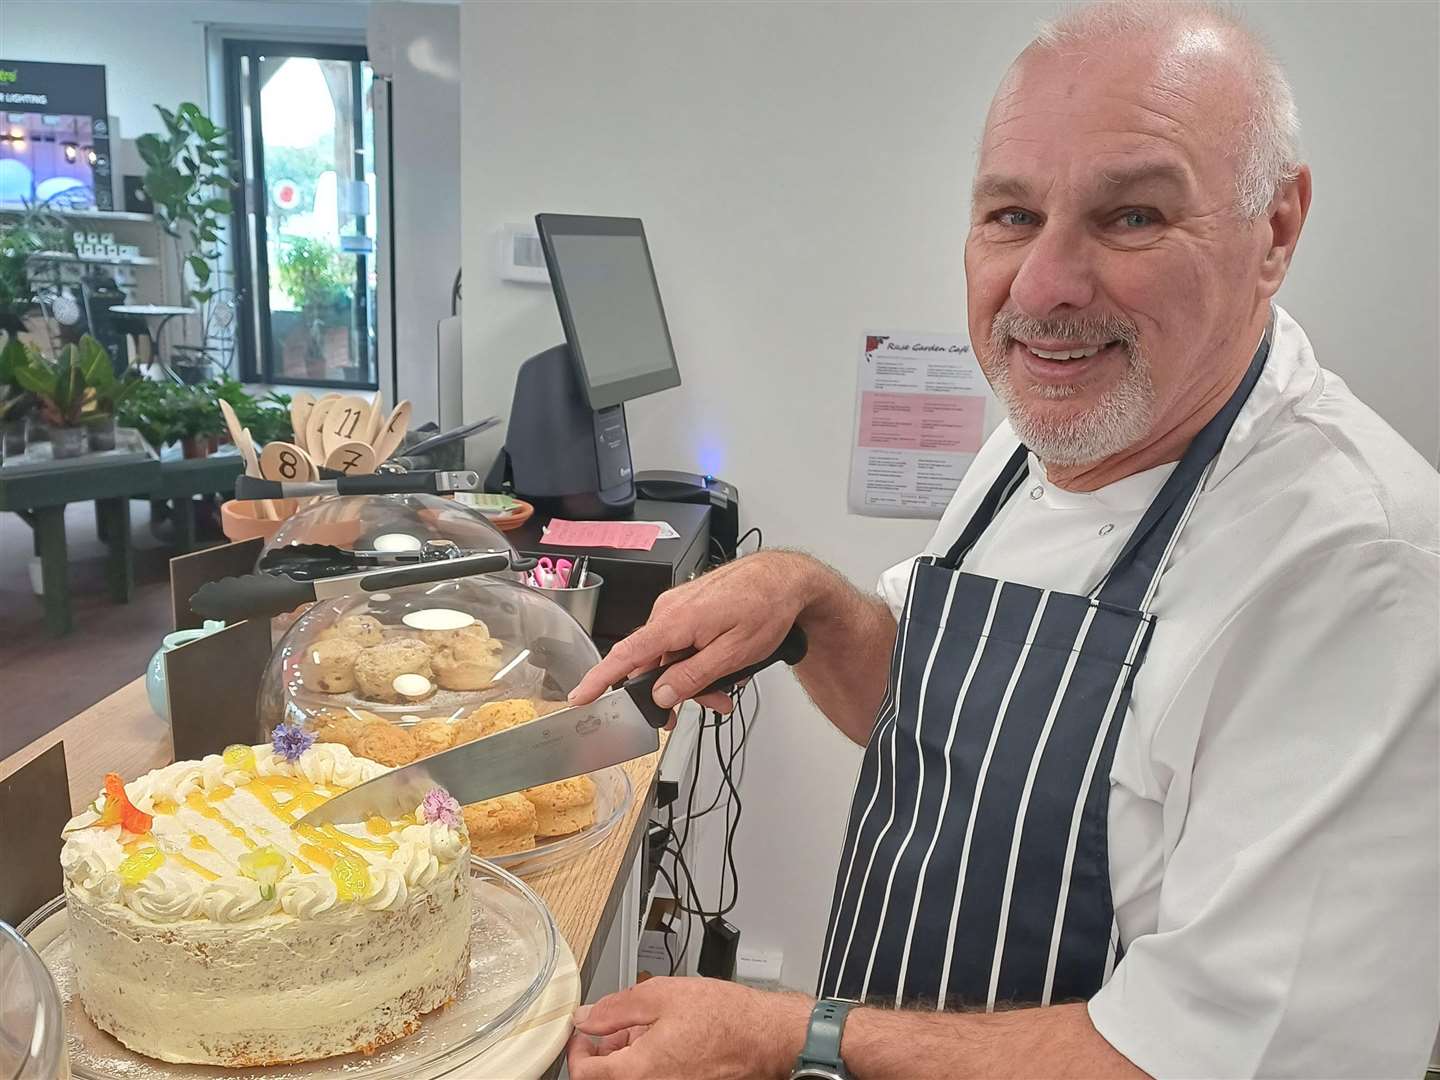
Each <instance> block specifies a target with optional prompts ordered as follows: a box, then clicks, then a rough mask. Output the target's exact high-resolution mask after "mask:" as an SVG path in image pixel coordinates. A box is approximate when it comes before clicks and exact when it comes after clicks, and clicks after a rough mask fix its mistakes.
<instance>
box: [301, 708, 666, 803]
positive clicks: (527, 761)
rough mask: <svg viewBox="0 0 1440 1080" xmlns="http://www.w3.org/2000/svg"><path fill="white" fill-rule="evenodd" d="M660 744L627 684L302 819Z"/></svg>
mask: <svg viewBox="0 0 1440 1080" xmlns="http://www.w3.org/2000/svg"><path fill="white" fill-rule="evenodd" d="M659 748H660V734H659V731H658V729H657V728H656V727H655V726H654V725H652V724H651V723H650V722H649V721H648V720H647V719H646V718H645V715H644V714H643V713H642V712H641V711H640V709H639V708H638V707H637V706H636V704H635V702H634V701H633V700H632V699H631V696H630V694H629V693H628V692H627V691H626V690H625V689H624V688H622V689H619V690H611V691H610V692H609V693H607V694H604V695H602V696H601V697H600V698H598V699H597V700H595V701H593V702H591V703H590V704H589V705H575V706H571V707H570V708H568V709H561V710H559V711H558V712H553V713H551V714H550V715H548V716H542V717H540V719H538V720H531V721H529V722H527V723H524V724H518V725H516V726H515V727H512V728H506V729H505V730H504V731H497V732H495V733H494V734H492V735H487V736H485V737H484V738H482V739H476V740H475V741H473V742H468V743H462V744H461V745H460V746H454V747H451V748H450V749H449V750H444V751H441V752H440V753H438V754H433V755H431V756H430V757H427V758H423V759H422V760H420V761H417V762H414V763H413V764H410V765H405V766H402V767H401V768H398V769H394V770H392V771H390V772H387V773H385V774H384V775H383V776H377V777H376V778H375V779H374V780H369V781H367V782H366V783H363V784H360V785H359V786H358V787H353V788H351V789H350V790H349V791H347V792H345V793H344V794H342V795H337V796H336V797H335V798H333V799H331V800H329V801H328V802H325V803H322V804H321V805H320V806H318V807H316V808H315V809H314V810H311V811H310V812H309V813H308V814H306V815H305V816H304V817H303V818H301V819H300V820H299V821H298V822H296V823H295V824H296V827H297V828H298V827H299V826H301V825H325V824H330V823H334V824H345V823H347V822H358V821H365V820H366V819H367V818H370V817H372V816H375V815H379V816H380V817H382V818H386V819H389V820H394V819H396V818H398V817H401V816H402V815H404V814H408V813H411V812H413V811H414V810H415V808H416V807H417V806H419V805H420V802H421V800H422V799H424V798H425V796H426V794H427V793H428V792H429V791H430V790H431V789H433V788H436V787H441V788H444V789H445V790H446V791H448V792H449V793H450V794H451V796H452V797H454V798H455V800H456V801H458V802H460V803H461V804H467V803H475V802H482V801H483V800H485V799H493V798H496V797H497V796H500V795H508V794H509V793H510V792H512V791H519V790H521V789H522V788H530V787H538V786H539V785H541V784H548V783H550V782H551V781H554V780H564V779H566V778H568V777H571V776H579V775H580V774H582V773H588V772H594V771H595V770H596V769H603V768H606V767H607V766H610V765H618V764H619V763H620V762H622V761H629V760H630V759H631V758H637V757H643V756H644V755H646V754H652V753H654V752H655V751H656V750H658V749H659Z"/></svg>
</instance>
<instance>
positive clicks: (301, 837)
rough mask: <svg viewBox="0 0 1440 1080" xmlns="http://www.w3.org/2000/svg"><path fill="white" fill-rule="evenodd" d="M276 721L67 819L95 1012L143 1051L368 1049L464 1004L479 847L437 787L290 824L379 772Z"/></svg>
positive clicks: (76, 948) (114, 788) (111, 793)
mask: <svg viewBox="0 0 1440 1080" xmlns="http://www.w3.org/2000/svg"><path fill="white" fill-rule="evenodd" d="M311 738H312V737H311V736H309V735H307V734H304V733H302V732H299V731H295V730H289V729H286V728H283V727H282V728H281V729H278V730H277V732H276V735H275V741H274V744H273V745H263V746H254V747H250V746H232V747H230V748H229V749H227V750H226V751H225V753H224V754H223V755H218V754H212V755H210V756H208V757H206V758H204V759H203V760H201V761H179V762H176V763H175V764H173V765H169V766H166V767H165V768H163V769H157V770H155V771H154V772H151V773H147V774H146V775H144V776H141V777H139V778H138V779H136V780H133V781H131V782H130V783H128V784H122V783H121V781H120V778H119V777H118V776H115V775H113V774H112V775H111V776H109V777H107V778H106V784H105V788H106V790H105V791H104V792H102V793H101V795H100V797H99V798H97V800H96V802H95V803H94V804H93V805H92V807H91V808H89V809H87V810H86V811H85V812H83V813H81V814H79V815H77V816H76V817H75V818H73V819H72V820H71V821H70V823H69V824H68V825H67V826H66V828H65V844H64V847H63V849H62V850H61V853H60V861H61V864H62V867H63V870H64V875H65V896H66V902H67V906H68V910H69V923H70V939H71V947H72V950H73V957H74V964H75V971H76V976H77V982H78V990H79V994H80V998H81V1001H82V1003H83V1005H84V1008H85V1011H86V1013H88V1014H89V1016H90V1017H91V1019H92V1020H94V1021H95V1023H96V1024H97V1025H99V1026H100V1027H101V1028H103V1029H104V1030H106V1031H108V1032H110V1033H111V1034H112V1035H114V1036H115V1037H116V1038H117V1039H119V1040H120V1041H121V1042H122V1043H124V1044H125V1045H126V1046H127V1047H129V1048H130V1049H131V1050H134V1051H136V1052H138V1053H141V1054H145V1055H147V1056H149V1057H154V1058H160V1059H162V1060H164V1061H172V1062H192V1063H205V1064H215V1065H225V1066H232V1067H238V1066H252V1065H268V1064H279V1063H282V1062H294V1061H308V1060H312V1059H315V1058H323V1057H329V1056H331V1055H334V1054H344V1053H348V1052H351V1051H357V1050H358V1051H362V1052H367V1053H368V1052H370V1051H372V1050H374V1049H375V1048H376V1047H378V1046H381V1045H383V1044H385V1043H388V1042H391V1041H393V1040H395V1039H398V1038H401V1037H403V1036H405V1035H407V1034H409V1033H410V1032H412V1031H414V1030H415V1029H416V1028H417V1027H418V1026H419V1024H420V1017H421V1016H422V1015H423V1014H424V1013H427V1012H430V1011H431V1010H434V1009H437V1008H439V1007H441V1006H442V1005H445V1004H446V1003H448V1002H449V1001H451V1000H452V999H453V998H454V997H455V995H456V992H457V990H458V989H459V987H460V984H461V982H462V981H463V979H464V976H465V971H466V967H467V965H468V960H469V941H470V890H469V877H468V873H469V870H468V868H469V846H468V840H467V837H466V834H465V828H464V824H463V820H462V818H461V816H460V812H459V807H458V806H457V805H456V804H455V803H454V801H453V800H452V799H450V798H449V796H448V795H446V794H445V793H444V792H443V791H440V790H439V789H436V790H435V791H432V792H431V793H430V794H429V795H427V796H426V798H425V801H424V802H423V803H422V804H421V805H420V806H419V807H417V808H416V810H415V811H414V812H413V813H412V814H410V815H407V816H406V817H404V818H402V819H400V820H397V821H390V820H385V819H382V818H372V819H371V820H369V821H367V822H365V823H364V824H357V825H340V826H335V825H326V826H322V827H320V828H318V829H317V828H311V827H308V826H304V827H301V828H300V829H298V830H297V829H295V828H292V825H293V823H294V822H295V821H296V820H298V819H299V818H300V817H302V816H303V815H304V814H305V813H307V812H308V811H309V810H311V809H313V808H314V807H316V806H318V805H320V804H321V803H322V802H324V801H325V800H326V799H329V798H332V797H334V796H335V795H338V794H340V793H341V792H342V791H345V790H346V789H348V788H351V787H354V786H355V785H357V784H360V783H363V782H364V781H366V780H370V779H372V778H374V777H376V776H378V775H380V774H381V773H383V772H385V771H386V769H385V767H384V766H382V765H379V764H377V763H375V762H373V761H368V760H366V759H365V758H360V757H356V756H355V755H353V754H352V753H351V752H350V751H349V750H348V749H346V748H345V747H343V746H339V745H336V744H330V743H320V744H315V745H311Z"/></svg>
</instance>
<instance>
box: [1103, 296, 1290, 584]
mask: <svg viewBox="0 0 1440 1080" xmlns="http://www.w3.org/2000/svg"><path fill="white" fill-rule="evenodd" d="M1273 326H1274V316H1273V315H1272V316H1271V323H1270V327H1273ZM1270 327H1267V329H1266V331H1265V335H1264V337H1262V338H1261V339H1260V347H1259V348H1258V349H1256V350H1255V355H1254V356H1253V357H1252V358H1251V360H1250V367H1249V368H1248V369H1247V370H1246V372H1245V376H1244V378H1242V379H1241V380H1240V385H1239V386H1237V387H1236V388H1235V391H1234V393H1232V394H1231V395H1230V398H1229V400H1228V401H1226V402H1225V404H1224V405H1223V406H1222V407H1221V409H1220V411H1219V412H1218V413H1216V414H1215V415H1214V416H1213V417H1212V418H1211V419H1210V422H1209V423H1208V424H1206V425H1205V426H1204V427H1203V428H1201V429H1200V433H1199V434H1198V435H1196V436H1195V438H1194V439H1192V440H1191V441H1190V445H1189V446H1188V447H1187V448H1186V450H1185V453H1184V455H1183V456H1182V457H1181V458H1180V464H1179V465H1177V466H1176V467H1175V470H1174V472H1172V473H1171V474H1170V475H1169V477H1167V478H1166V480H1165V483H1164V485H1163V486H1162V487H1161V488H1160V493H1159V494H1158V495H1156V496H1155V501H1154V502H1152V503H1151V504H1150V506H1149V508H1148V509H1147V510H1146V511H1145V514H1144V516H1143V517H1141V519H1140V523H1139V524H1138V525H1136V526H1135V530H1134V532H1132V533H1131V534H1130V538H1129V539H1128V540H1126V541H1125V546H1124V547H1123V548H1122V549H1121V550H1120V554H1119V555H1118V556H1117V557H1116V559H1115V563H1114V565H1113V566H1111V568H1110V570H1109V571H1108V572H1107V573H1106V575H1105V577H1104V578H1103V579H1102V580H1101V582H1100V584H1099V585H1097V586H1095V589H1094V591H1092V593H1091V596H1094V597H1096V598H1097V599H1099V600H1100V601H1101V602H1102V603H1107V604H1114V605H1115V606H1117V607H1123V608H1128V609H1131V610H1142V611H1143V610H1145V609H1146V608H1147V607H1148V605H1149V601H1150V597H1151V596H1152V595H1153V594H1154V591H1155V586H1156V584H1158V582H1159V579H1160V574H1161V572H1162V571H1163V570H1164V568H1165V561H1166V559H1168V557H1169V554H1170V550H1171V548H1172V547H1173V545H1174V541H1175V539H1176V538H1177V537H1178V536H1179V534H1180V530H1181V528H1183V527H1184V524H1185V522H1186V520H1187V519H1188V518H1189V516H1190V511H1191V510H1192V509H1193V508H1194V505H1195V501H1196V500H1197V499H1198V498H1199V496H1200V491H1201V489H1202V488H1203V487H1204V485H1205V478H1206V477H1207V476H1209V475H1210V469H1211V467H1212V466H1213V464H1214V461H1215V458H1216V456H1217V455H1218V454H1219V453H1220V450H1221V448H1222V447H1223V446H1224V445H1225V440H1226V439H1227V438H1228V437H1229V435H1230V429H1231V428H1232V427H1234V426H1235V418H1236V417H1237V416H1239V415H1240V410H1241V409H1242V408H1244V406H1245V402H1246V401H1248V400H1249V398H1250V392H1251V391H1252V390H1254V389H1255V384H1256V383H1257V382H1259V381H1260V375H1261V373H1262V372H1263V371H1264V370H1265V360H1266V358H1267V357H1268V356H1269V355H1270V336H1271V330H1270Z"/></svg>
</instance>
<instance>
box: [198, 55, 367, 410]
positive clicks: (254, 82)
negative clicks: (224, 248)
mask: <svg viewBox="0 0 1440 1080" xmlns="http://www.w3.org/2000/svg"><path fill="white" fill-rule="evenodd" d="M221 47H222V52H221V57H222V67H223V72H222V73H223V76H224V85H225V113H226V116H227V118H228V121H229V123H228V128H229V134H230V152H231V155H232V156H233V157H234V159H235V161H236V162H237V163H240V164H241V165H242V176H241V177H240V184H239V186H238V187H237V188H236V189H235V197H234V198H233V199H232V203H233V208H232V212H231V218H230V236H231V240H232V252H233V256H234V266H235V280H236V283H237V285H238V286H239V288H238V290H237V291H238V292H239V294H240V296H241V301H240V308H241V311H240V320H239V321H240V327H239V335H238V336H239V346H240V348H239V360H240V364H239V369H240V371H239V374H240V381H241V382H243V383H255V384H264V385H272V386H273V385H284V386H296V387H304V388H307V389H308V388H311V387H315V388H318V389H333V390H366V391H373V390H378V389H379V387H380V382H379V376H380V357H379V352H380V350H379V334H378V328H377V331H376V342H375V348H373V349H372V348H371V347H370V342H369V328H370V311H369V309H370V295H369V294H370V289H369V283H368V278H369V273H368V267H369V263H370V260H371V259H372V258H375V257H376V253H373V252H372V253H371V254H369V255H367V254H365V253H364V252H347V253H346V254H350V255H353V256H354V258H355V289H354V304H355V311H356V313H357V317H358V319H359V322H360V325H361V326H363V327H364V328H365V335H364V336H365V349H366V352H367V354H368V355H367V357H366V364H365V369H366V371H367V372H368V378H367V379H365V380H363V381H361V380H353V381H346V380H342V379H310V378H299V377H296V376H294V375H290V374H280V373H278V372H277V371H276V361H277V359H278V358H277V357H275V356H272V355H270V349H269V348H268V347H267V346H266V343H265V342H263V341H260V340H257V336H259V335H257V330H261V332H262V333H263V332H264V331H269V329H270V316H271V312H270V259H269V238H268V235H267V234H268V231H269V230H268V228H267V225H268V222H269V206H270V200H269V191H270V184H269V181H268V180H267V178H266V175H265V141H264V133H263V132H262V130H261V124H260V115H261V113H260V89H261V88H260V80H259V79H258V78H257V77H255V73H256V70H257V69H256V65H258V63H259V61H260V57H261V56H267V57H272V56H286V57H292V56H298V57H308V58H313V59H316V60H343V61H348V62H351V63H354V64H357V65H358V64H360V63H369V62H370V53H369V50H368V49H367V48H366V47H365V46H364V45H360V44H340V43H334V42H323V43H322V42H314V41H295V40H285V39H269V38H254V37H226V38H225V39H224V40H223V42H222V43H221ZM242 57H246V58H248V59H249V60H250V63H251V78H250V87H249V94H248V95H247V96H248V101H245V102H242V101H241V95H242V93H243V90H242V87H241V85H240V60H241V58H242ZM360 90H361V81H360V69H359V67H358V66H357V67H355V68H354V77H353V79H352V81H351V93H352V96H353V100H354V102H355V103H356V105H357V106H359V105H360V102H361V97H360ZM247 107H248V109H249V115H250V118H251V126H252V127H253V130H252V131H251V132H249V136H250V145H249V147H248V154H249V157H250V160H251V162H252V168H253V173H254V179H253V187H252V185H251V184H250V183H246V182H245V177H244V176H243V163H244V161H245V157H246V153H247V147H246V146H245V145H244V142H243V140H244V139H245V137H246V134H247V133H246V132H245V130H244V128H245V123H244V120H245V110H246V108H247ZM352 112H353V115H352V117H351V123H352V124H353V126H354V128H355V144H356V145H357V146H363V145H364V139H363V131H364V123H365V121H364V110H363V108H360V107H357V108H355V109H353V110H352ZM372 149H373V147H372ZM252 203H253V207H252ZM252 210H253V212H254V214H255V221H256V229H255V238H254V239H255V243H254V248H253V250H252V247H251V243H250V239H251V238H250V234H249V228H248V220H247V219H248V217H249V215H250V213H251V212H252ZM252 266H253V267H254V273H253V274H252V272H251V268H252ZM252 286H253V288H252ZM265 336H267V337H270V339H271V340H273V336H271V335H269V334H265Z"/></svg>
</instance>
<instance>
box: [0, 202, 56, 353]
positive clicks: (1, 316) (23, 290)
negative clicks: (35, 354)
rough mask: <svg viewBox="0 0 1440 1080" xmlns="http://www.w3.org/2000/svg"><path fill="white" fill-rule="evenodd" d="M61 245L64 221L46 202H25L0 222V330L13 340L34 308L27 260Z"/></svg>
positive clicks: (33, 296)
mask: <svg viewBox="0 0 1440 1080" xmlns="http://www.w3.org/2000/svg"><path fill="white" fill-rule="evenodd" d="M64 243H65V221H64V219H63V218H62V217H60V215H59V214H57V213H55V211H54V210H52V209H51V208H50V204H49V202H39V203H31V202H26V203H24V204H23V209H21V210H18V211H6V212H5V215H4V217H3V219H0V330H5V331H6V332H8V333H9V334H10V335H11V337H12V338H13V337H14V335H15V334H18V333H20V332H21V331H22V330H24V329H25V315H26V314H27V313H29V312H30V311H31V310H32V309H33V308H34V307H35V289H34V287H33V286H32V284H31V282H30V268H29V264H30V256H32V255H34V254H35V253H36V252H38V251H55V250H59V249H61V248H62V247H63V246H64Z"/></svg>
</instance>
